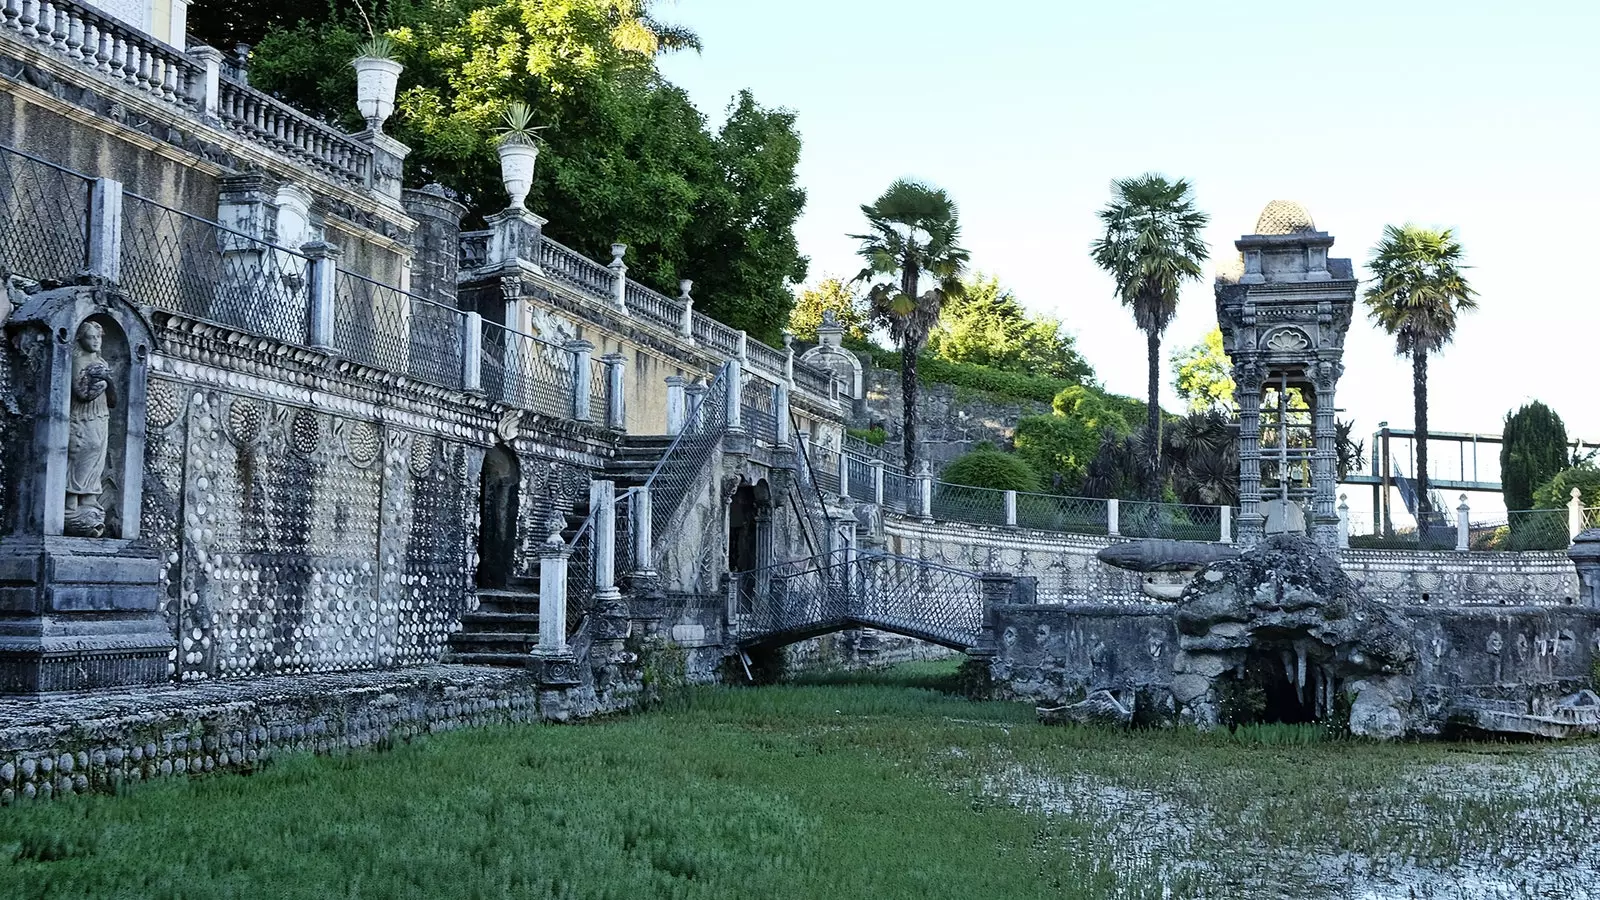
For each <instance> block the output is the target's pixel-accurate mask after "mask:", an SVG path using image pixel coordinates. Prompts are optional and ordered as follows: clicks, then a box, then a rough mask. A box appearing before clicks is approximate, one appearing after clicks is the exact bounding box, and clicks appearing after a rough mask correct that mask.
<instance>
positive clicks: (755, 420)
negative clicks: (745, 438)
mask: <svg viewBox="0 0 1600 900" xmlns="http://www.w3.org/2000/svg"><path fill="white" fill-rule="evenodd" d="M773 388H774V385H773V384H772V382H770V381H767V380H766V379H765V378H762V377H761V376H759V375H755V374H751V373H746V374H745V376H744V385H743V387H741V388H740V390H739V417H740V419H741V420H742V421H743V422H744V427H745V430H746V431H748V432H750V436H751V437H753V438H755V439H756V440H758V441H761V442H763V443H766V444H772V443H774V442H776V441H777V439H778V404H777V400H776V398H775V397H774V396H773Z"/></svg>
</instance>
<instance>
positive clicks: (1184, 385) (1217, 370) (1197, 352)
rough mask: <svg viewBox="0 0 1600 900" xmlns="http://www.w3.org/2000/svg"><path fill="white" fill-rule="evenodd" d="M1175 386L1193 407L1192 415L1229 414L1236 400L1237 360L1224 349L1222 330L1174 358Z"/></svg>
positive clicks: (1212, 331) (1190, 407)
mask: <svg viewBox="0 0 1600 900" xmlns="http://www.w3.org/2000/svg"><path fill="white" fill-rule="evenodd" d="M1171 362H1172V373H1173V375H1172V384H1173V387H1175V388H1177V389H1178V396H1179V397H1182V398H1183V399H1184V401H1185V402H1187V403H1188V404H1189V412H1192V413H1197V412H1210V411H1213V410H1215V411H1218V412H1228V411H1231V410H1235V409H1237V408H1238V403H1237V402H1236V401H1235V400H1234V399H1233V391H1234V384H1233V360H1231V359H1229V358H1228V354H1227V353H1226V352H1224V351H1223V349H1222V329H1221V328H1213V329H1211V330H1210V331H1209V332H1207V333H1206V336H1205V338H1204V339H1202V340H1201V341H1200V343H1198V344H1195V345H1193V346H1191V347H1187V348H1185V349H1183V350H1179V351H1176V352H1174V353H1173V354H1172V359H1171Z"/></svg>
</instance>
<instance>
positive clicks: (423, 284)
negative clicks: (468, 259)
mask: <svg viewBox="0 0 1600 900" xmlns="http://www.w3.org/2000/svg"><path fill="white" fill-rule="evenodd" d="M402 197H403V201H404V203H405V207H406V214H407V215H409V216H410V217H411V218H413V219H416V220H417V231H416V234H415V235H414V236H413V237H412V241H411V248H412V250H413V251H415V254H416V255H415V256H413V257H412V258H411V293H413V294H419V295H421V296H423V297H426V298H428V299H429V300H432V301H433V302H435V303H441V304H443V305H445V306H455V305H456V282H457V280H458V278H457V276H458V275H459V274H460V267H461V217H462V216H463V215H465V214H466V211H467V208H466V207H465V206H463V205H462V204H460V203H457V202H456V201H454V200H451V199H450V198H449V197H448V196H446V195H445V191H444V188H442V187H440V186H439V185H437V184H430V185H428V186H427V187H425V188H422V189H421V190H408V191H406V192H405V193H404V194H403V195H402Z"/></svg>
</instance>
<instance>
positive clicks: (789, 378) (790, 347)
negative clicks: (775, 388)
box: [783, 329, 794, 391]
mask: <svg viewBox="0 0 1600 900" xmlns="http://www.w3.org/2000/svg"><path fill="white" fill-rule="evenodd" d="M783 383H784V385H785V386H787V387H788V388H789V390H791V391H792V390H794V334H793V333H791V332H790V331H789V330H788V329H784V332H783Z"/></svg>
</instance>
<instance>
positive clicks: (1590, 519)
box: [1583, 506, 1600, 529]
mask: <svg viewBox="0 0 1600 900" xmlns="http://www.w3.org/2000/svg"><path fill="white" fill-rule="evenodd" d="M1583 527H1584V528H1586V529H1587V528H1600V506H1591V507H1589V508H1587V509H1585V510H1584V511H1583Z"/></svg>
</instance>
